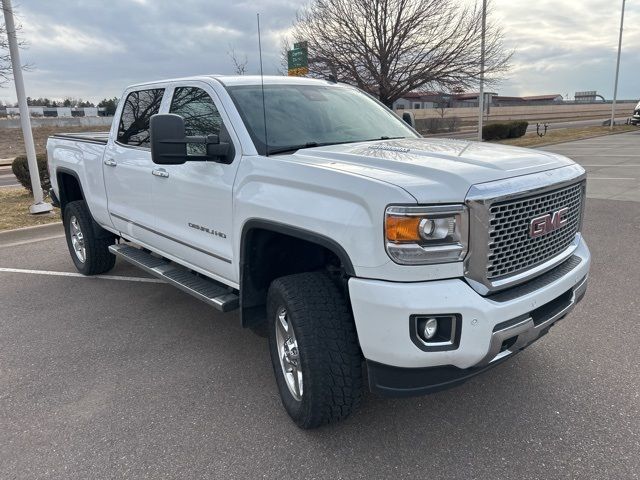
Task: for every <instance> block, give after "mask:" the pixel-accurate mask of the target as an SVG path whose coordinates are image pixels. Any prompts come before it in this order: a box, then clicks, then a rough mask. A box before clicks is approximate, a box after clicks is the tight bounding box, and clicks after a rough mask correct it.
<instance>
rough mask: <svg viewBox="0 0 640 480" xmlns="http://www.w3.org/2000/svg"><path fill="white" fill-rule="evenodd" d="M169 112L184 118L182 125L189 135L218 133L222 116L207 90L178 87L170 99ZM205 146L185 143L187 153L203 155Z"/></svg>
mask: <svg viewBox="0 0 640 480" xmlns="http://www.w3.org/2000/svg"><path fill="white" fill-rule="evenodd" d="M169 113H175V114H177V115H180V116H181V117H182V118H184V127H185V131H186V134H187V135H189V136H192V135H193V136H205V137H206V136H207V135H220V127H221V125H222V118H221V117H220V112H218V109H217V108H216V106H215V104H214V103H213V100H212V99H211V97H210V96H209V94H208V93H207V92H205V91H204V90H202V89H201V88H197V87H178V88H176V90H175V93H174V94H173V99H172V100H171V108H170V109H169ZM205 153H206V147H205V146H204V145H199V144H192V143H190V144H187V154H189V155H204V154H205Z"/></svg>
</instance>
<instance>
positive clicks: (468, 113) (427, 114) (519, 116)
mask: <svg viewBox="0 0 640 480" xmlns="http://www.w3.org/2000/svg"><path fill="white" fill-rule="evenodd" d="M635 105H636V102H635V101H633V102H632V101H628V102H621V103H618V104H616V117H624V116H631V114H632V113H633V107H634V106H635ZM396 111H397V112H398V113H399V114H400V115H402V112H406V111H411V112H413V113H414V115H415V118H416V119H425V118H438V117H440V116H441V111H440V109H436V108H429V109H417V110H408V109H407V110H396ZM444 115H445V118H447V117H458V118H460V119H461V120H462V121H464V122H468V121H475V120H476V119H477V118H478V110H477V108H446V109H445V110H444ZM610 115H611V104H610V103H590V104H584V103H580V104H566V105H565V104H561V105H539V106H519V107H491V108H490V110H489V114H488V115H487V116H486V117H485V118H486V119H487V120H488V121H492V120H494V121H503V120H528V121H560V120H580V119H590V118H602V119H605V118H608V117H609V116H610Z"/></svg>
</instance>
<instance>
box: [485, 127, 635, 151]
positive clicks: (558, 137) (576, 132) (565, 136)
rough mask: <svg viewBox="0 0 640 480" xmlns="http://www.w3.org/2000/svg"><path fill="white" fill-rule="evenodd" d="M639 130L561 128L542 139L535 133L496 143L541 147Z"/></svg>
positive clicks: (629, 128)
mask: <svg viewBox="0 0 640 480" xmlns="http://www.w3.org/2000/svg"><path fill="white" fill-rule="evenodd" d="M639 130H640V129H639V128H638V127H636V126H633V125H616V126H615V127H613V132H612V131H611V130H609V127H599V126H596V127H580V128H561V129H558V130H548V131H547V134H546V135H545V136H544V137H539V136H538V135H537V134H536V133H535V132H534V133H527V134H526V135H525V136H524V137H520V138H509V139H506V140H499V141H497V142H496V143H502V144H504V145H513V146H516V147H542V146H544V145H551V144H554V143H562V142H571V141H573V140H583V139H585V138H593V137H600V136H603V135H610V134H612V133H614V134H615V133H624V132H634V131H639Z"/></svg>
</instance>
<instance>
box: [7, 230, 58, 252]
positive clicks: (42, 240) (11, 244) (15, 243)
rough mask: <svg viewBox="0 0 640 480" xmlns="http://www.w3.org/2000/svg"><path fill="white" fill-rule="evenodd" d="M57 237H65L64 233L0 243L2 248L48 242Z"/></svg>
mask: <svg viewBox="0 0 640 480" xmlns="http://www.w3.org/2000/svg"><path fill="white" fill-rule="evenodd" d="M56 238H64V233H61V234H60V235H52V236H50V237H42V238H34V239H32V240H24V241H22V242H13V243H4V244H0V248H6V247H19V246H20V245H28V244H29V243H37V242H46V241H47V240H55V239H56Z"/></svg>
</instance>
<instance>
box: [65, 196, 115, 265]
mask: <svg viewBox="0 0 640 480" xmlns="http://www.w3.org/2000/svg"><path fill="white" fill-rule="evenodd" d="M63 218H64V222H63V223H64V230H65V235H66V237H67V246H68V247H69V253H70V254H71V259H72V260H73V263H74V264H75V266H76V268H77V269H78V271H79V272H80V273H83V274H85V275H96V274H99V273H105V272H108V271H109V270H111V269H112V268H113V266H114V265H115V263H116V257H115V255H113V254H112V253H111V252H110V251H109V245H113V244H114V243H115V239H116V237H115V235H113V234H112V233H110V232H108V231H106V230H104V229H102V228H100V227H98V226H97V225H94V221H93V218H91V213H90V212H89V208H88V207H87V204H86V202H85V201H84V200H77V201H75V202H69V203H68V204H67V206H66V207H65V209H64V216H63Z"/></svg>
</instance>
